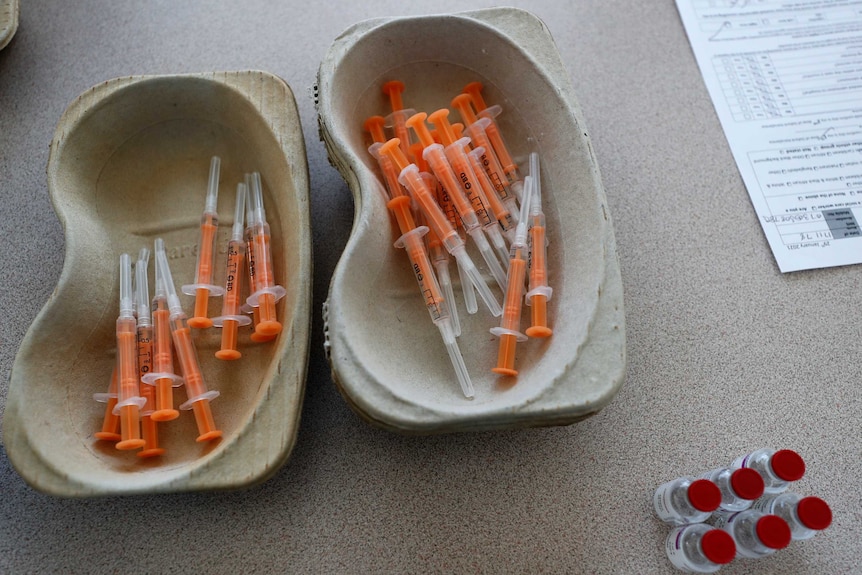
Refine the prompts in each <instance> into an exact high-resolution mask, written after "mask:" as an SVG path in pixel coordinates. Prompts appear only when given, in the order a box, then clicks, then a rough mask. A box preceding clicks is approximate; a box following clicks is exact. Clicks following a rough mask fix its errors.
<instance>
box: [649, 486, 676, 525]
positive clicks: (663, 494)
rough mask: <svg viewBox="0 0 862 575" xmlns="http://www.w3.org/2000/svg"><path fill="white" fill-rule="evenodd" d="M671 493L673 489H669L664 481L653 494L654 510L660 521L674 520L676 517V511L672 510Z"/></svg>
mask: <svg viewBox="0 0 862 575" xmlns="http://www.w3.org/2000/svg"><path fill="white" fill-rule="evenodd" d="M672 493H673V490H672V489H670V485H669V484H667V483H665V484H664V485H662V486H661V487H659V488H658V489H657V490H656V492H655V495H653V506H654V507H655V512H656V514H658V516H659V518H660V519H661V520H662V521H674V520H675V519H676V517H677V513H676V512H675V511H674V509H673V506H672V505H671V501H670V498H671V494H672Z"/></svg>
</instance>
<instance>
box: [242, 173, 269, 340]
mask: <svg viewBox="0 0 862 575" xmlns="http://www.w3.org/2000/svg"><path fill="white" fill-rule="evenodd" d="M245 190H246V194H245V234H244V236H243V238H244V239H245V262H246V266H245V267H246V269H247V270H248V291H249V293H254V292H256V291H257V273H256V272H255V268H256V267H257V266H256V265H255V262H254V225H253V224H252V221H253V220H254V210H252V208H251V174H246V175H245ZM240 310H241V311H242V312H243V313H250V314H251V316H252V321H253V324H254V325H253V326H252V327H253V328H254V329H253V330H252V332H251V335H250V336H249V339H250V340H251V341H253V342H255V343H263V342H265V341H272V340H274V339H275V338H276V337H277V336H276V335H263V334H262V333H259V332H258V331H257V324H259V323H260V306H255V307H252V306H250V305H249V304H248V302H246V303H244V304H243V305H242V306H240Z"/></svg>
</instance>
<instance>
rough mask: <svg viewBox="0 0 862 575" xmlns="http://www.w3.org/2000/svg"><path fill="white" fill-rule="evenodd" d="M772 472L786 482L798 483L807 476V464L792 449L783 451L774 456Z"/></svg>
mask: <svg viewBox="0 0 862 575" xmlns="http://www.w3.org/2000/svg"><path fill="white" fill-rule="evenodd" d="M771 465H772V471H773V472H774V473H775V475H777V476H778V477H780V478H781V479H783V480H784V481H796V480H797V479H800V478H801V477H802V476H803V475H805V462H804V461H803V460H802V457H800V456H799V454H798V453H796V452H795V451H793V450H792V449H782V450H780V451H776V452H775V453H773V454H772V462H771Z"/></svg>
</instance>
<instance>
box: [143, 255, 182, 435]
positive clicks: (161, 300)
mask: <svg viewBox="0 0 862 575" xmlns="http://www.w3.org/2000/svg"><path fill="white" fill-rule="evenodd" d="M162 273H163V270H162V267H161V266H160V265H159V262H158V260H156V285H155V295H154V296H153V302H152V306H151V309H152V317H153V331H154V332H155V339H154V341H153V370H152V371H151V372H150V373H147V374H145V375H144V376H143V377H142V378H141V382H142V383H144V384H146V385H147V386H153V387H155V394H156V408H155V411H153V413H152V414H151V415H150V418H151V419H152V420H153V421H171V420H173V419H176V418H178V417H179V416H180V412H179V411H177V410H176V409H174V388H175V387H179V386H181V385H182V384H183V378H181V377H180V376H179V375H177V374H176V372H175V371H174V346H173V343H172V342H171V322H170V317H171V312H170V310H169V309H168V295H167V292H166V291H165V284H164V280H163V279H162Z"/></svg>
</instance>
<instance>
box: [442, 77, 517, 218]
mask: <svg viewBox="0 0 862 575" xmlns="http://www.w3.org/2000/svg"><path fill="white" fill-rule="evenodd" d="M472 99H473V98H472V96H470V94H460V95H458V96H455V98H454V99H453V100H452V106H454V107H455V108H456V109H457V110H458V112H459V113H460V114H461V119H463V120H464V124H465V125H466V126H467V127H466V131H467V135H468V136H469V137H470V140H471V141H472V142H473V146H474V148H482V149H483V150H484V152H483V153H482V154H481V164H482V166H483V167H484V168H485V173H487V174H488V178H489V179H490V180H491V183H492V184H493V185H494V190H496V192H497V195H498V197H499V199H500V200H502V202H503V203H504V204H505V206H506V210H507V212H508V213H507V214H505V215H503V214H500V213H498V212H497V211H496V210H495V212H494V213H495V214H496V215H497V219H498V220H500V225H502V226H503V229H504V230H509V229H510V228H512V229H514V225H515V224H517V223H518V222H517V221H516V220H517V217H518V206H517V203H516V199H515V195H514V194H513V193H511V191H510V190H509V180H508V179H507V177H506V173H505V172H504V171H503V166H501V165H500V160H499V159H498V158H497V154H495V153H494V148H493V146H492V144H491V140H490V139H489V138H488V134H487V128H488V125H490V124H491V120H490V119H489V118H477V117H476V114H474V113H473V108H472V106H471V102H472ZM489 197H490V195H489ZM507 216H508V217H507Z"/></svg>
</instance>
